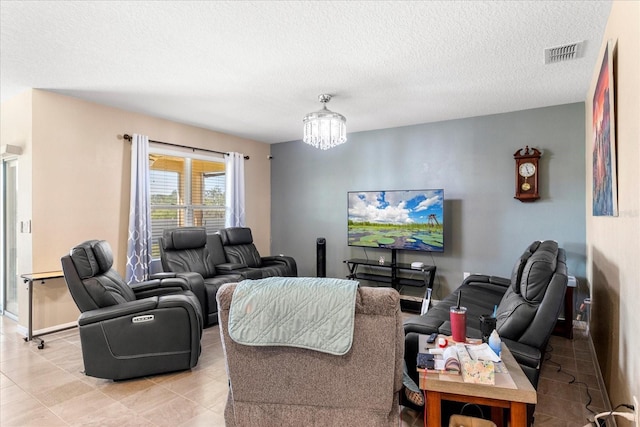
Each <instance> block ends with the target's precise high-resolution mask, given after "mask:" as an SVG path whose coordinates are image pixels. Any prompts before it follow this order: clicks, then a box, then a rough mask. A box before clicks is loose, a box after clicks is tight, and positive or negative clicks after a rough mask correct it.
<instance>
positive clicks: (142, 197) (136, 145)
mask: <svg viewBox="0 0 640 427" xmlns="http://www.w3.org/2000/svg"><path fill="white" fill-rule="evenodd" d="M149 181H150V179H149V137H147V136H144V135H138V134H133V138H132V139H131V197H130V204H129V236H128V239H127V270H126V276H125V280H126V282H127V283H137V282H142V281H144V280H147V279H148V278H149V264H150V263H151V209H150V207H149V203H150V199H149V195H150V193H151V191H150V184H149Z"/></svg>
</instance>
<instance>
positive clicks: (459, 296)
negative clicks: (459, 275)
mask: <svg viewBox="0 0 640 427" xmlns="http://www.w3.org/2000/svg"><path fill="white" fill-rule="evenodd" d="M460 298H462V291H458V305H457V306H456V308H457V309H458V310H460Z"/></svg>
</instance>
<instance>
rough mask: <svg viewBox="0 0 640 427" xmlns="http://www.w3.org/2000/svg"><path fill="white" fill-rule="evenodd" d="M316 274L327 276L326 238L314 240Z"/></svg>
mask: <svg viewBox="0 0 640 427" xmlns="http://www.w3.org/2000/svg"><path fill="white" fill-rule="evenodd" d="M316 276H317V277H327V239H325V238H324V237H318V239H317V240H316Z"/></svg>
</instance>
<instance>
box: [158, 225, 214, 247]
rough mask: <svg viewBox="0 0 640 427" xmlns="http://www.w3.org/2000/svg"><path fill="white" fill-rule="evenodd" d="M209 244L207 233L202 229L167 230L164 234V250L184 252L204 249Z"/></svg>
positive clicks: (182, 228)
mask: <svg viewBox="0 0 640 427" xmlns="http://www.w3.org/2000/svg"><path fill="white" fill-rule="evenodd" d="M206 242H207V231H206V230H205V229H204V228H202V227H181V228H180V229H176V230H174V229H167V230H164V232H163V234H162V245H163V248H164V249H169V250H182V249H197V248H202V247H204V245H205V244H206Z"/></svg>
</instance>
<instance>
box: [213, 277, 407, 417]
mask: <svg viewBox="0 0 640 427" xmlns="http://www.w3.org/2000/svg"><path fill="white" fill-rule="evenodd" d="M235 288H236V285H235V284H230V285H224V286H223V287H222V288H220V291H219V292H218V304H219V306H220V335H221V337H222V348H223V352H224V355H225V359H226V365H227V373H228V375H229V394H228V397H227V405H226V407H225V412H224V418H225V425H226V426H227V427H232V426H237V427H240V426H246V427H252V426H291V425H299V426H318V427H320V426H322V427H324V426H356V425H366V426H378V427H383V426H384V427H393V426H397V425H398V417H399V415H398V411H399V403H398V395H399V393H398V391H399V390H400V389H401V388H402V359H403V351H404V333H403V331H402V320H401V318H402V317H401V316H402V314H401V312H400V298H399V294H398V292H397V291H396V290H394V289H390V288H366V287H360V288H359V289H358V291H357V295H356V302H355V319H354V320H355V324H354V331H353V341H352V345H351V348H350V350H349V351H348V352H347V353H346V354H345V355H343V356H336V355H333V354H328V353H323V352H318V351H314V350H309V349H306V348H297V347H288V346H265V347H256V346H248V345H242V344H238V343H236V342H235V341H233V339H231V337H230V336H229V331H228V327H229V310H230V307H231V301H232V299H233V292H234V290H235Z"/></svg>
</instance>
